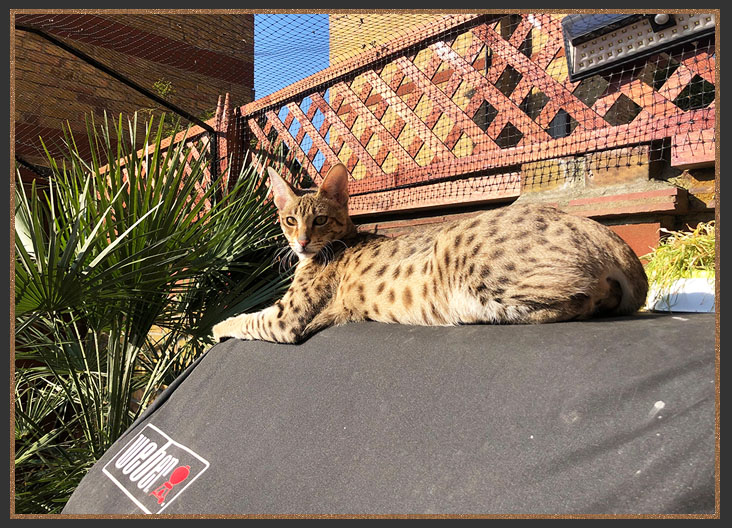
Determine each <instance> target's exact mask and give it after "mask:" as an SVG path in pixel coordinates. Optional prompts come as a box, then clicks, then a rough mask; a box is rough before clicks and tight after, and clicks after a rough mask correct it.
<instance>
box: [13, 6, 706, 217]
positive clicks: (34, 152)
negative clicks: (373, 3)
mask: <svg viewBox="0 0 732 528" xmlns="http://www.w3.org/2000/svg"><path fill="white" fill-rule="evenodd" d="M565 16H566V15H565V14H561V13H556V14H555V13H547V12H540V13H534V14H532V13H521V14H495V13H483V14H470V13H458V14H445V13H383V12H382V13H378V12H367V13H360V14H359V13H350V12H349V13H324V12H322V13H290V14H287V13H274V14H256V13H255V14H232V13H214V14H144V15H140V14H109V13H106V14H84V15H79V14H72V13H67V14H62V15H58V14H54V15H42V14H33V15H17V16H16V21H15V22H16V32H15V35H16V37H15V38H16V72H17V74H16V112H15V117H16V154H17V155H18V156H19V157H21V158H23V160H25V161H27V162H28V163H29V164H31V165H42V164H43V163H42V156H41V155H40V154H41V149H40V147H39V143H38V140H37V138H38V136H42V137H44V141H45V140H47V139H48V142H49V143H50V144H53V143H54V141H51V139H54V140H55V141H57V142H58V141H59V140H60V136H58V134H56V135H55V136H54V131H58V130H60V128H61V124H62V123H64V122H67V121H68V122H69V123H70V124H71V125H70V126H71V128H72V129H74V127H76V130H77V131H78V133H79V134H83V116H84V114H86V113H89V112H92V113H94V114H101V113H103V112H104V111H106V112H107V113H108V114H111V115H116V114H119V113H122V114H125V115H129V114H130V113H132V112H134V111H138V112H147V113H148V114H155V113H160V112H161V111H163V110H165V111H167V112H168V113H173V114H175V113H176V112H175V110H173V111H171V110H170V109H169V108H167V109H166V108H165V107H164V106H163V105H161V104H160V103H159V102H158V101H155V100H153V99H150V97H149V96H147V95H145V94H144V93H142V92H140V91H139V90H138V89H136V88H135V86H137V87H142V88H144V89H145V90H147V91H149V92H152V93H154V94H156V95H157V96H158V97H159V98H160V99H164V100H165V101H167V102H169V103H170V104H172V105H173V106H175V107H176V108H177V109H178V110H183V111H184V113H185V115H184V116H183V118H184V119H183V120H184V122H185V123H191V124H199V125H200V123H198V120H200V121H204V122H205V123H208V124H210V125H211V126H212V127H214V128H215V126H214V125H215V124H216V119H215V116H216V109H217V105H219V100H220V96H222V95H223V94H226V93H228V94H229V101H228V102H229V105H228V106H227V109H226V112H229V115H228V117H227V119H226V120H224V121H225V126H224V128H221V127H219V128H218V129H216V130H215V132H214V135H216V139H217V140H218V144H219V145H222V144H223V145H225V148H223V147H222V148H220V149H219V151H217V155H218V156H219V157H220V158H222V157H223V158H226V160H227V161H228V160H232V159H233V160H238V163H242V162H245V161H246V159H245V157H246V156H247V155H249V154H248V153H249V152H256V153H259V154H265V155H267V156H270V157H271V162H272V163H274V164H276V166H277V167H278V169H279V170H281V171H282V172H283V173H284V174H285V175H286V176H288V177H292V178H295V177H297V178H298V179H299V180H302V179H305V180H306V181H312V182H315V183H318V182H319V181H321V179H322V177H323V176H324V175H325V174H326V173H327V171H328V170H329V169H330V167H332V166H333V165H335V164H336V163H339V162H340V163H344V164H345V165H346V166H347V168H348V170H349V171H350V174H351V178H352V181H351V185H350V192H351V195H352V201H351V208H352V212H353V213H354V214H360V215H366V216H367V215H370V214H376V213H381V212H385V211H401V210H415V209H421V208H428V207H435V206H446V205H456V204H464V203H473V202H475V203H479V202H485V201H490V200H494V199H495V200H500V199H509V198H512V197H514V198H515V197H517V196H518V195H519V194H520V193H522V192H532V191H534V190H544V191H551V190H559V189H564V188H567V187H568V186H569V187H571V186H573V185H589V184H592V183H593V182H598V181H603V182H605V183H608V184H623V183H625V184H627V183H628V182H627V177H626V175H627V173H628V171H631V170H633V168H649V167H650V166H651V165H654V164H655V165H659V166H683V164H684V163H686V164H688V163H690V161H689V160H691V162H693V160H694V159H706V158H708V157H709V156H710V149H711V150H713V149H714V140H715V137H714V129H715V78H716V77H715V75H716V68H715V59H716V56H715V42H714V36H713V35H703V36H701V37H699V38H693V39H680V38H679V39H677V40H674V39H675V38H676V37H675V35H676V34H675V33H672V31H683V30H684V28H687V29H688V27H691V28H694V27H696V26H699V25H704V26H707V27H713V26H714V24H715V20H714V16H713V15H712V14H704V13H702V14H691V13H679V14H676V15H675V19H674V22H675V24H676V25H675V26H674V27H673V28H669V29H667V30H661V31H658V29H657V28H655V27H652V24H651V23H650V21H649V19H648V18H647V17H638V18H637V20H634V21H631V22H629V23H627V24H626V25H623V26H618V27H617V29H616V30H614V32H607V33H605V34H603V36H604V37H605V38H607V42H604V41H603V42H600V41H597V42H595V50H594V52H595V53H596V54H595V55H594V56H593V55H592V54H590V55H589V58H587V61H586V64H584V65H583V67H585V66H589V67H590V69H591V68H592V66H591V62H589V61H592V60H595V61H598V62H603V64H605V65H607V67H605V68H603V69H600V70H598V71H597V72H596V73H594V74H591V75H587V76H584V77H583V78H576V79H571V78H570V73H571V68H572V67H570V66H569V65H568V57H567V55H568V53H569V52H570V50H569V49H568V46H569V42H568V41H567V40H565V37H566V35H565V33H564V32H563V28H562V20H563V19H564V17H565ZM674 28H675V29H674ZM663 31H666V34H662V32H663ZM47 36H51V37H52V38H53V40H55V41H60V42H61V43H63V44H66V45H67V46H70V47H73V48H74V49H76V50H79V51H81V52H83V54H85V55H86V56H88V57H91V58H92V59H93V61H97V62H98V63H101V64H103V65H105V66H106V67H107V68H109V69H113V70H114V71H115V72H118V73H119V76H118V77H115V76H112V75H109V74H108V73H104V72H103V71H100V70H99V68H98V64H97V65H95V64H93V62H92V63H90V62H89V61H88V60H84V59H82V58H79V57H78V56H76V55H73V54H72V53H70V52H69V51H68V49H64V48H62V47H60V46H59V45H58V43H57V42H56V43H54V42H53V41H52V40H49V39H48V38H47ZM588 38H589V37H588ZM660 38H665V39H666V40H668V45H664V46H661V47H659V48H657V49H656V51H654V52H653V53H651V54H650V55H647V54H643V53H641V54H639V56H638V57H639V58H636V59H633V58H632V57H630V56H631V55H632V53H631V51H634V50H632V49H631V48H633V47H635V50H637V49H639V48H650V47H653V46H654V40H658V39H660ZM590 43H592V42H590ZM598 46H599V47H598ZM629 46H630V47H629ZM573 51H576V53H578V54H580V55H579V57H580V58H579V59H578V61H579V62H580V63H581V62H582V58H581V57H582V55H581V54H582V53H589V51H588V52H585V51H583V50H582V48H581V45H579V46H578V47H577V49H576V50H573ZM593 57H594V59H593ZM613 57H616V58H617V57H623V58H624V59H623V60H618V61H617V63H615V64H612V63H613V62H614V59H613ZM575 67H576V65H575ZM121 78H123V79H121ZM90 79H93V81H92V80H90ZM125 79H127V80H129V81H131V83H129V82H125ZM132 85H135V86H132ZM47 108H52V110H48V111H47V110H46V109H47ZM220 111H222V110H220ZM41 114H44V115H41ZM45 114H49V115H45ZM51 114H52V115H51ZM178 115H180V114H178ZM191 118H193V119H191ZM232 130H236V131H237V133H236V134H233V133H232ZM198 132H200V133H201V134H211V132H210V131H207V130H205V129H199V130H198ZM222 141H223V142H224V143H222ZM711 155H712V157H713V154H711ZM217 161H220V160H217Z"/></svg>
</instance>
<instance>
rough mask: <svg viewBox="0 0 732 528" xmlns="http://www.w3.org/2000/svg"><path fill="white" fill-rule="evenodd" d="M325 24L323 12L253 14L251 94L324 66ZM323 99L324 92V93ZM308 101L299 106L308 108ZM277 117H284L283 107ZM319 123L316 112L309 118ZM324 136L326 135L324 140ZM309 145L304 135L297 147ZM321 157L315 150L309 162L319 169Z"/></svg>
mask: <svg viewBox="0 0 732 528" xmlns="http://www.w3.org/2000/svg"><path fill="white" fill-rule="evenodd" d="M329 38H330V33H329V26H328V15H326V14H313V15H308V14H303V15H299V14H271V15H267V14H257V15H254V96H255V99H260V98H262V97H264V96H266V95H269V94H271V93H273V92H276V91H277V90H279V89H281V88H284V87H285V86H287V85H289V84H292V83H294V82H295V81H299V80H300V79H303V78H305V77H307V76H308V75H312V74H314V73H317V72H319V71H320V70H323V69H324V68H327V67H328V66H329V63H330V57H329V49H330V48H329V46H330V44H329ZM326 100H327V94H326ZM309 105H310V100H309V99H305V101H303V103H302V104H301V105H300V108H301V109H302V111H303V112H307V111H308V107H309ZM279 117H280V119H281V120H282V121H284V120H285V118H286V117H287V109H286V108H283V109H282V110H281V111H280V113H279ZM322 123H323V116H322V114H321V113H320V112H318V113H317V115H316V117H315V118H314V119H313V124H314V125H315V127H316V128H319V127H320V125H322ZM299 128H300V125H299V124H298V123H297V121H293V123H292V125H291V126H290V129H289V131H290V134H292V136H293V137H294V136H296V135H297V133H298V131H299ZM327 140H328V138H326V141H327ZM311 145H312V140H311V139H310V137H309V136H305V139H304V140H303V141H302V143H301V146H302V148H303V150H304V151H305V152H307V151H308V150H309V149H310V147H311ZM324 160H325V158H324V157H323V155H322V154H321V153H320V152H318V154H317V155H316V157H315V159H314V160H313V164H314V165H315V167H316V168H317V169H318V170H320V168H321V167H322V165H323V161H324Z"/></svg>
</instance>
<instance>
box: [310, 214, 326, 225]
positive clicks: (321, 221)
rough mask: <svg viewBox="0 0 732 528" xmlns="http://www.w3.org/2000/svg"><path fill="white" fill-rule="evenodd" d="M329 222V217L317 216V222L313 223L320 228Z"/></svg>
mask: <svg viewBox="0 0 732 528" xmlns="http://www.w3.org/2000/svg"><path fill="white" fill-rule="evenodd" d="M327 221H328V217H327V216H322V215H321V216H316V217H315V220H314V221H313V223H314V224H315V225H319V226H320V225H325V223H326V222H327Z"/></svg>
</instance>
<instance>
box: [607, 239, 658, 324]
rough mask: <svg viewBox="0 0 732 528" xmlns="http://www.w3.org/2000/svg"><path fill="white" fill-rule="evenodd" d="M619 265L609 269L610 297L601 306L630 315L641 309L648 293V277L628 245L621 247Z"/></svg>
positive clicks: (616, 312)
mask: <svg viewBox="0 0 732 528" xmlns="http://www.w3.org/2000/svg"><path fill="white" fill-rule="evenodd" d="M619 252H620V253H621V254H620V255H616V257H617V265H616V266H612V267H611V268H610V269H609V270H608V271H607V274H606V276H605V277H604V278H605V280H606V281H607V282H608V285H609V292H608V297H607V298H606V300H605V301H603V303H602V306H601V308H603V307H604V308H611V307H612V308H611V309H610V310H607V309H606V310H605V311H611V312H612V313H614V314H617V315H628V314H632V313H634V312H637V311H638V310H640V309H641V308H642V307H643V305H645V303H646V296H647V295H648V278H647V277H646V272H645V270H644V269H643V264H641V262H640V260H639V259H638V257H637V256H636V255H635V253H634V252H633V250H632V249H630V247H628V246H627V245H625V244H624V245H623V246H621V247H620V251H619Z"/></svg>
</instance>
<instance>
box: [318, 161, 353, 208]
mask: <svg viewBox="0 0 732 528" xmlns="http://www.w3.org/2000/svg"><path fill="white" fill-rule="evenodd" d="M318 192H319V193H321V194H324V195H325V196H327V197H328V198H330V199H331V200H335V201H336V202H338V203H339V204H341V205H343V206H345V205H346V204H347V203H348V169H346V166H345V165H343V163H338V164H337V165H335V166H333V167H331V169H330V170H329V171H328V174H327V175H326V176H325V178H324V179H323V183H321V184H320V190H319V191H318Z"/></svg>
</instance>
